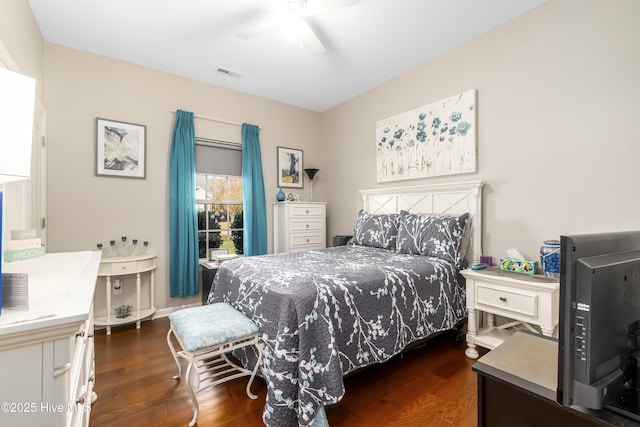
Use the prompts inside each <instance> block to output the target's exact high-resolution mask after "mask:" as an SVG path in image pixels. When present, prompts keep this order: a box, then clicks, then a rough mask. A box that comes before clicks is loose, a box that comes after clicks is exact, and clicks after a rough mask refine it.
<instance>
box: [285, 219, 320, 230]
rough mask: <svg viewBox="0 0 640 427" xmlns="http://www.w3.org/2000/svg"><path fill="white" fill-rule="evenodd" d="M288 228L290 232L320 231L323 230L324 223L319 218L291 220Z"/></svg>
mask: <svg viewBox="0 0 640 427" xmlns="http://www.w3.org/2000/svg"><path fill="white" fill-rule="evenodd" d="M289 227H290V229H291V231H292V232H298V231H307V230H309V231H320V230H322V229H323V228H324V221H323V220H322V219H321V218H315V219H314V218H308V219H292V220H291V222H290V223H289Z"/></svg>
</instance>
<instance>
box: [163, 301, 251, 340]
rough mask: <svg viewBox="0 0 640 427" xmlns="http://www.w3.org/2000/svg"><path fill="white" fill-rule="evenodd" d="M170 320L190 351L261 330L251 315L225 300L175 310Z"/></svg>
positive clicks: (243, 336) (174, 330) (237, 338)
mask: <svg viewBox="0 0 640 427" xmlns="http://www.w3.org/2000/svg"><path fill="white" fill-rule="evenodd" d="M169 320H170V321H171V327H172V328H173V332H174V333H175V334H176V335H177V336H178V337H180V341H181V342H182V344H183V345H184V347H185V348H184V350H186V351H189V352H193V351H197V350H201V349H204V348H208V347H213V346H215V345H220V344H224V343H228V342H231V341H235V340H239V339H242V338H247V337H249V336H251V335H254V334H257V333H258V327H257V326H256V324H255V323H253V322H252V321H251V319H249V318H248V317H246V316H245V315H244V314H242V313H240V312H239V311H238V310H236V309H235V308H233V307H231V306H230V305H229V304H227V303H224V302H219V303H216V304H210V305H203V306H202V307H192V308H185V309H183V310H179V311H176V312H174V313H171V314H170V315H169Z"/></svg>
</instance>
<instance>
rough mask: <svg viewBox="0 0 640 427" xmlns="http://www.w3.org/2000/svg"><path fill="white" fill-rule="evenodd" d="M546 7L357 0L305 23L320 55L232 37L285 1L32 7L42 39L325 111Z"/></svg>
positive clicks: (79, 1) (493, 1)
mask: <svg viewBox="0 0 640 427" xmlns="http://www.w3.org/2000/svg"><path fill="white" fill-rule="evenodd" d="M316 1H320V2H323V1H329V2H340V1H341V0H316ZM343 1H344V0H343ZM544 1H545V0H393V1H392V0H360V2H359V4H356V5H355V6H350V7H344V8H339V9H335V10H332V11H331V12H329V13H326V14H322V15H319V16H316V17H314V18H312V20H311V21H310V25H311V26H312V27H313V28H314V29H315V30H316V33H317V34H318V36H319V38H320V39H321V40H322V41H323V42H324V44H325V47H326V48H327V53H325V54H313V53H310V52H308V51H306V50H304V49H301V48H300V47H299V45H298V44H297V43H295V42H288V41H286V40H284V39H283V38H282V37H281V36H280V33H279V31H278V30H272V31H270V32H268V33H265V34H262V35H260V36H258V37H255V38H252V39H249V40H242V39H241V38H239V37H238V36H237V33H239V32H241V31H243V30H247V29H250V28H251V27H252V26H253V25H256V24H258V23H260V22H262V21H263V20H264V19H265V18H267V17H269V16H271V14H272V13H276V12H277V11H278V9H279V4H280V2H281V0H29V3H30V4H31V8H32V9H33V13H34V15H35V18H36V20H37V22H38V25H39V26H40V29H41V31H42V35H43V37H44V39H45V40H46V41H48V42H52V43H57V44H61V45H64V46H69V47H72V48H76V49H80V50H83V51H87V52H92V53H96V54H99V55H104V56H107V57H111V58H116V59H120V60H123V61H127V62H131V63H134V64H139V65H142V66H146V67H149V68H153V69H157V70H161V71H165V72H168V73H172V74H176V75H179V76H184V77H188V78H191V79H194V80H198V81H202V82H206V83H211V84H214V85H217V86H222V87H227V88H230V89H234V90H237V91H240V92H245V93H249V94H253V95H258V96H261V97H265V98H269V99H273V100H276V101H281V102H285V103H287V104H291V105H295V106H298V107H303V108H307V109H310V110H314V111H319V112H324V111H326V110H328V109H330V108H332V107H334V106H336V105H338V104H340V103H342V102H344V101H346V100H348V99H350V98H352V97H354V96H356V95H358V94H361V93H363V92H365V91H367V90H368V89H371V88H372V87H375V86H377V85H379V84H381V83H383V82H385V81H386V80H388V79H390V78H392V77H394V76H397V75H399V74H401V73H403V72H405V71H407V70H409V69H411V68H412V67H413V66H415V65H417V64H419V63H421V62H424V61H425V60H428V59H430V58H433V57H434V56H436V55H438V54H440V53H442V52H444V51H446V50H448V49H451V48H453V47H455V46H457V45H459V44H461V43H463V42H465V41H467V40H469V39H471V38H473V37H475V36H477V35H479V34H480V33H483V32H485V31H487V30H489V29H491V28H492V27H495V26H497V25H500V24H502V23H504V22H506V21H508V20H510V19H512V18H514V17H516V16H518V15H520V14H522V13H525V12H527V11H528V10H530V9H532V8H533V7H536V6H538V5H539V4H541V3H543V2H544ZM218 68H224V69H228V70H231V71H233V72H237V73H239V74H240V76H226V75H222V74H220V73H219V72H217V70H218Z"/></svg>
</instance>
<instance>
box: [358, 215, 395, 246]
mask: <svg viewBox="0 0 640 427" xmlns="http://www.w3.org/2000/svg"><path fill="white" fill-rule="evenodd" d="M398 217H399V215H398V214H380V215H375V214H371V213H368V212H366V211H365V210H364V209H360V211H359V212H358V218H357V219H356V224H355V226H354V228H353V238H352V239H351V244H354V245H360V246H370V247H373V248H382V249H389V250H392V251H395V250H396V239H397V237H398Z"/></svg>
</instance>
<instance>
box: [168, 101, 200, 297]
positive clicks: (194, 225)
mask: <svg viewBox="0 0 640 427" xmlns="http://www.w3.org/2000/svg"><path fill="white" fill-rule="evenodd" d="M195 141H196V138H195V130H194V124H193V113H190V112H187V111H182V110H178V111H176V119H175V123H174V126H173V138H172V140H171V157H170V159H169V288H170V295H171V297H185V296H193V295H198V215H197V212H196V194H195V188H196V183H195V170H196V159H195Z"/></svg>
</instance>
